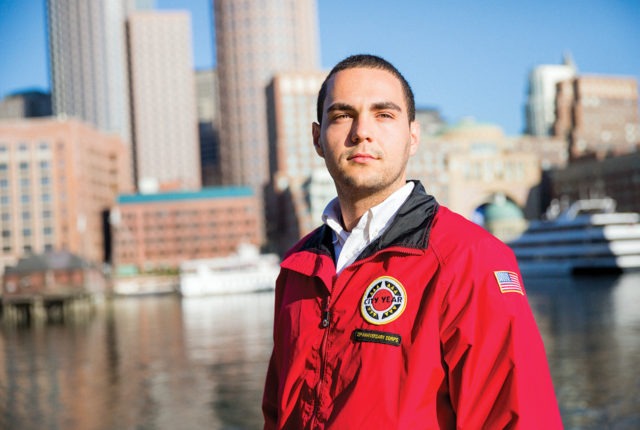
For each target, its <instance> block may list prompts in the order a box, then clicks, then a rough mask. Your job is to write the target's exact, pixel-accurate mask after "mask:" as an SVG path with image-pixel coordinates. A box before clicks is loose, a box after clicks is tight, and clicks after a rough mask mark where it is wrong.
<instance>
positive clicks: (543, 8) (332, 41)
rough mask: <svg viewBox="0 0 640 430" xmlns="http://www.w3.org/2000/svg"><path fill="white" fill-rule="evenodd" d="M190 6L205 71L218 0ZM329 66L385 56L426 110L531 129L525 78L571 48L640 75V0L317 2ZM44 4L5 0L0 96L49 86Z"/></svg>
mask: <svg viewBox="0 0 640 430" xmlns="http://www.w3.org/2000/svg"><path fill="white" fill-rule="evenodd" d="M156 2H157V5H158V7H159V8H163V9H189V10H191V11H192V23H193V30H194V59H195V66H196V67H197V68H205V67H211V66H213V65H214V58H215V52H214V49H215V48H214V44H213V31H212V28H211V27H212V21H213V19H212V12H211V9H212V8H211V5H210V3H211V0H156ZM317 4H318V23H319V32H320V34H319V36H320V47H321V50H320V52H321V66H322V67H323V68H325V69H329V68H331V66H332V65H333V64H335V63H336V62H337V61H339V60H341V59H342V58H344V57H345V56H347V55H349V54H353V53H361V52H367V53H372V54H377V55H381V56H383V57H385V58H387V59H388V60H390V61H391V62H393V63H394V64H395V65H396V66H397V67H398V68H399V69H400V70H401V71H402V72H403V73H404V74H405V75H406V77H407V79H408V80H409V82H410V83H411V84H412V86H413V89H414V92H415V95H416V102H417V104H418V105H419V106H428V107H436V108H438V109H440V111H441V113H442V115H443V116H444V117H445V119H446V120H448V121H451V122H454V121H457V120H459V119H460V118H463V117H466V116H472V117H475V118H476V119H477V120H478V121H481V122H490V123H495V124H498V125H500V126H502V127H503V128H504V129H505V131H506V132H507V133H508V134H518V133H520V132H521V131H522V129H523V127H524V121H523V106H524V102H525V99H526V89H527V84H526V79H527V75H528V73H529V71H530V70H531V68H532V67H533V66H535V65H538V64H556V63H559V62H560V61H561V59H562V56H563V54H564V53H565V52H570V53H571V54H572V56H573V58H574V60H575V62H576V64H577V66H578V69H579V72H580V73H584V74H612V75H623V76H633V77H635V78H636V79H638V80H640V24H639V23H640V0H582V1H579V0H556V1H553V0H520V1H506V0H504V1H503V0H501V1H497V0H485V1H478V0H449V1H433V0H404V1H398V2H389V1H381V0H317ZM45 27H46V25H45V5H44V0H0V97H2V96H5V95H7V94H8V93H10V92H12V91H17V90H23V89H26V88H39V89H44V90H48V89H49V78H48V60H47V46H46V43H47V42H46V34H45Z"/></svg>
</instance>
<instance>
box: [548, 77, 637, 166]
mask: <svg viewBox="0 0 640 430" xmlns="http://www.w3.org/2000/svg"><path fill="white" fill-rule="evenodd" d="M556 99H557V100H556V106H557V118H556V122H555V125H554V133H555V135H556V136H559V137H563V138H565V139H567V141H568V143H569V152H570V156H571V158H577V157H581V156H584V155H595V156H596V157H597V158H604V157H605V156H607V155H611V154H624V153H629V152H634V151H637V150H638V149H640V116H639V113H638V82H637V81H636V79H634V78H625V77H617V76H595V75H592V76H578V77H576V78H573V79H568V80H566V81H563V82H560V83H559V84H558V93H557V98H556Z"/></svg>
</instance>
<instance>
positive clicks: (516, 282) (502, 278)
mask: <svg viewBox="0 0 640 430" xmlns="http://www.w3.org/2000/svg"><path fill="white" fill-rule="evenodd" d="M493 274H494V275H496V279H497V280H498V286H499V287H500V291H501V292H502V293H503V294H504V293H519V294H522V295H523V296H524V291H522V285H520V279H519V278H518V274H517V273H515V272H507V271H505V270H500V271H497V272H493Z"/></svg>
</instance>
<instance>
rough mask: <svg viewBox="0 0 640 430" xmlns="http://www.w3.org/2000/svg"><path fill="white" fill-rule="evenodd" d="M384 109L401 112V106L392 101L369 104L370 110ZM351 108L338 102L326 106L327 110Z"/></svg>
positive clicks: (350, 109) (349, 109)
mask: <svg viewBox="0 0 640 430" xmlns="http://www.w3.org/2000/svg"><path fill="white" fill-rule="evenodd" d="M385 109H391V110H395V111H398V112H402V108H401V107H400V106H398V105H397V104H395V103H393V102H377V103H374V104H373V105H371V110H374V111H377V110H385ZM352 110H355V108H354V107H353V106H351V105H350V104H348V103H340V102H337V103H334V104H332V105H331V106H329V107H328V108H327V112H333V111H352Z"/></svg>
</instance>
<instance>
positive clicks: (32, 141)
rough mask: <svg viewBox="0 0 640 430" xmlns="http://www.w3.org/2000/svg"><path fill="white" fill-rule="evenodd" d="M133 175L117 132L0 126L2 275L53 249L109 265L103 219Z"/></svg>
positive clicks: (77, 126)
mask: <svg viewBox="0 0 640 430" xmlns="http://www.w3.org/2000/svg"><path fill="white" fill-rule="evenodd" d="M129 173H130V170H129V161H128V152H127V150H126V147H125V145H124V142H123V141H122V140H121V138H120V137H119V136H118V135H116V134H105V133H103V132H100V131H98V130H96V129H95V128H94V127H92V126H89V125H87V124H85V123H82V122H80V121H77V120H75V119H64V120H63V119H52V118H46V119H28V120H15V121H14V120H9V121H0V271H1V269H2V268H3V267H4V266H5V265H13V264H15V263H16V262H17V261H18V259H19V258H20V257H22V256H23V255H24V254H31V253H41V252H44V251H52V250H66V251H69V252H73V253H75V254H78V255H80V256H81V257H82V258H84V259H86V260H88V261H90V262H102V261H104V257H105V255H104V250H105V242H104V235H103V213H104V211H106V210H107V209H109V208H110V207H111V206H113V204H114V203H115V200H116V196H117V195H118V194H119V193H122V192H127V191H128V190H130V175H129Z"/></svg>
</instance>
